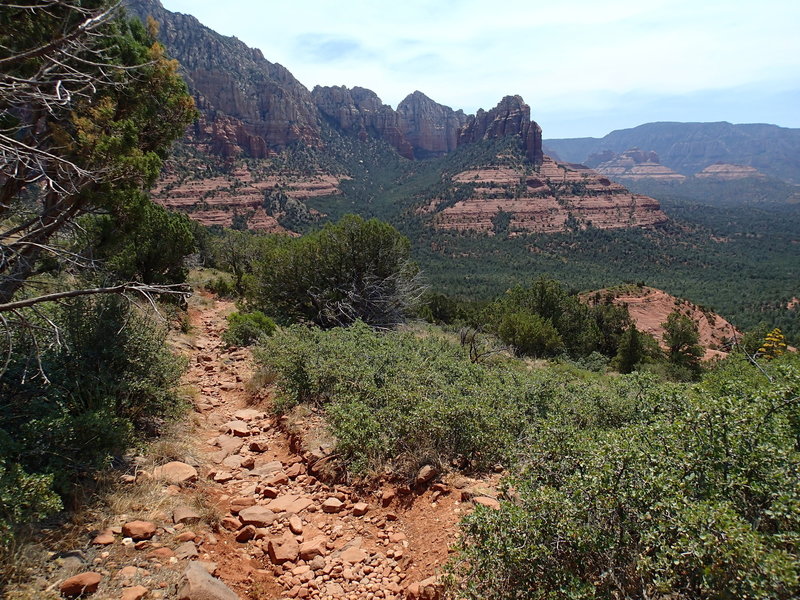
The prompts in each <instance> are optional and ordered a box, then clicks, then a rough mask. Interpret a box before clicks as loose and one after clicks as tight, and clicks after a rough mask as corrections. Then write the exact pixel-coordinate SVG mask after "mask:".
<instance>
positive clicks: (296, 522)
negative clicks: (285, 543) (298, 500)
mask: <svg viewBox="0 0 800 600" xmlns="http://www.w3.org/2000/svg"><path fill="white" fill-rule="evenodd" d="M289 529H291V530H292V533H293V534H295V535H300V534H302V533H303V521H302V520H301V519H300V517H298V516H297V515H292V516H291V517H289Z"/></svg>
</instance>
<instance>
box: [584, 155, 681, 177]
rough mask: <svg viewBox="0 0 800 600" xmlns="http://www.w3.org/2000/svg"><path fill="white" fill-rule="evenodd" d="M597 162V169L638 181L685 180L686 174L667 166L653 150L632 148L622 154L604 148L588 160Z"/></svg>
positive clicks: (609, 174) (605, 173)
mask: <svg viewBox="0 0 800 600" xmlns="http://www.w3.org/2000/svg"><path fill="white" fill-rule="evenodd" d="M586 162H587V163H588V164H592V165H594V164H596V165H597V166H595V170H596V171H597V172H598V173H603V174H604V175H608V176H609V177H615V178H620V179H629V180H631V181H638V180H642V179H655V180H658V181H683V180H684V179H686V176H685V175H681V174H680V173H676V172H675V171H673V170H672V169H670V168H669V167H665V166H664V165H662V164H661V161H660V160H659V159H658V154H656V153H655V152H653V151H645V150H639V149H638V148H632V149H631V150H626V151H625V152H623V153H622V154H616V153H615V152H613V151H611V150H604V151H602V152H599V153H595V154H592V155H591V156H589V158H588V160H587V161H586Z"/></svg>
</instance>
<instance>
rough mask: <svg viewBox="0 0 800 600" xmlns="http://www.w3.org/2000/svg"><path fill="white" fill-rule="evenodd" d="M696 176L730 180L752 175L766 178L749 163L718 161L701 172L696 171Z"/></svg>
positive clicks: (746, 177)
mask: <svg viewBox="0 0 800 600" xmlns="http://www.w3.org/2000/svg"><path fill="white" fill-rule="evenodd" d="M695 177H697V178H698V179H719V180H725V181H730V180H734V179H748V178H751V177H756V178H764V177H766V176H765V175H764V174H763V173H762V172H761V171H759V170H758V169H756V168H755V167H749V166H747V165H730V164H727V163H716V164H713V165H709V166H707V167H706V168H705V169H703V170H702V171H700V172H699V173H695Z"/></svg>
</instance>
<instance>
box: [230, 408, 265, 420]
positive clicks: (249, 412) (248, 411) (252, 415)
mask: <svg viewBox="0 0 800 600" xmlns="http://www.w3.org/2000/svg"><path fill="white" fill-rule="evenodd" d="M233 416H234V418H236V419H238V420H239V421H255V420H256V419H260V418H262V417H263V416H264V413H263V412H261V411H260V410H255V409H254V408H243V409H241V410H237V411H236V412H235V413H233Z"/></svg>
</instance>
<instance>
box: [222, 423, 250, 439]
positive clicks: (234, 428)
mask: <svg viewBox="0 0 800 600" xmlns="http://www.w3.org/2000/svg"><path fill="white" fill-rule="evenodd" d="M220 429H221V430H222V431H224V432H225V433H228V434H233V435H234V436H236V437H247V436H248V435H250V425H248V424H247V423H246V422H245V421H228V422H227V423H225V424H224V425H222V426H221V427H220Z"/></svg>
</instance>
